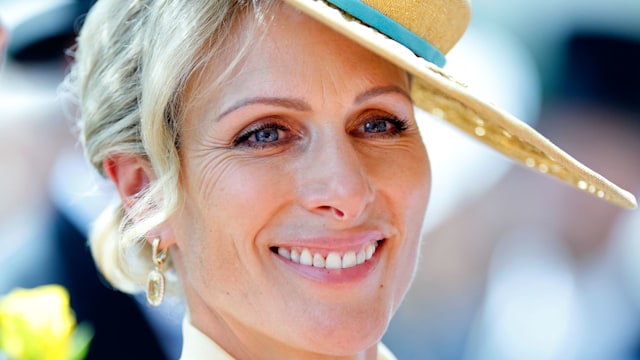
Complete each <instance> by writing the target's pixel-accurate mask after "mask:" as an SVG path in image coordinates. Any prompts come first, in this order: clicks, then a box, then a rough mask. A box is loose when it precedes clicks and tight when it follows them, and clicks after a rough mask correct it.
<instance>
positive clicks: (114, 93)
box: [69, 0, 634, 359]
mask: <svg viewBox="0 0 640 360" xmlns="http://www.w3.org/2000/svg"><path fill="white" fill-rule="evenodd" d="M394 4H396V3H395V2H380V3H379V4H376V3H375V2H371V3H369V5H371V7H369V6H366V5H364V4H363V3H360V2H354V1H332V4H325V3H323V2H320V1H315V0H302V1H298V0H296V1H287V2H282V1H257V0H256V1H230V0H225V1H205V0H202V1H175V0H174V1H171V0H166V1H152V0H149V1H144V0H141V1H128V2H123V1H115V0H99V1H98V2H97V4H96V5H95V6H94V8H93V9H92V10H91V12H90V13H89V15H88V17H87V20H86V23H85V24H84V27H83V29H82V31H81V34H80V36H79V40H78V47H77V53H76V64H75V65H74V68H73V71H72V73H71V74H70V76H69V81H70V85H71V86H74V87H75V89H76V91H77V92H78V96H79V105H80V112H81V114H80V115H81V116H80V118H81V120H80V126H81V130H82V136H81V138H82V141H83V144H84V146H85V149H86V153H87V156H88V158H89V159H90V161H91V162H92V164H93V165H94V166H95V167H96V168H97V169H98V170H99V171H100V172H101V173H102V174H103V175H105V176H107V177H109V178H110V179H111V180H112V181H113V183H114V184H115V187H116V189H117V191H118V193H119V195H120V196H119V201H118V202H117V203H116V204H115V205H114V206H113V207H112V208H110V209H107V210H106V211H105V213H104V214H103V216H102V217H101V219H100V220H99V221H98V223H97V224H96V225H95V228H94V231H93V233H92V235H91V247H92V251H93V255H94V258H95V260H96V262H97V264H98V266H99V267H100V269H101V271H102V272H103V273H104V275H105V277H106V278H107V279H108V280H109V281H110V282H111V283H112V284H113V285H115V286H116V287H117V288H119V289H121V290H123V291H126V292H132V293H133V292H138V291H141V290H142V289H144V287H145V286H146V288H147V293H148V294H147V295H148V300H149V301H150V303H152V304H155V305H157V304H158V303H159V302H161V301H162V296H163V294H164V287H165V286H168V287H170V288H174V290H175V291H178V292H181V293H183V294H184V298H185V301H186V304H187V309H188V315H187V318H186V319H185V321H184V326H183V332H184V348H183V355H182V357H183V358H186V359H187V358H188V359H193V358H199V357H202V358H205V357H206V358H211V357H215V356H218V357H221V358H225V357H234V358H245V359H253V358H322V357H337V358H341V357H344V358H366V359H375V358H376V357H377V358H388V357H390V356H391V355H390V354H388V352H387V350H386V349H385V348H384V347H383V346H382V345H380V344H379V341H380V338H381V337H382V335H383V333H384V331H385V329H386V327H387V325H388V323H389V320H390V318H391V317H392V316H393V314H394V312H395V311H396V309H397V308H398V306H399V304H400V302H401V300H402V298H403V296H404V295H405V293H406V291H407V288H408V286H409V284H410V282H411V279H412V275H413V273H414V269H415V264H416V257H417V254H418V247H419V242H420V240H419V239H420V230H421V225H422V219H423V216H424V213H425V209H426V206H427V202H428V198H429V183H430V169H429V161H428V157H427V153H426V150H425V147H424V144H423V143H422V140H421V138H420V135H419V132H418V128H417V123H416V120H415V117H414V113H413V105H414V103H415V104H417V105H418V106H420V107H423V108H425V109H427V110H430V111H433V112H436V113H439V114H440V115H442V116H445V117H446V118H447V120H449V121H451V122H453V123H454V124H456V125H458V126H459V127H461V128H463V129H465V130H469V131H470V132H471V133H473V134H475V136H477V137H479V138H481V139H482V140H484V141H486V142H488V143H489V144H490V145H492V146H494V147H496V148H497V149H499V150H500V151H503V152H505V153H507V154H509V155H510V156H512V157H514V158H515V159H517V160H519V161H522V162H524V163H525V164H527V165H528V166H531V167H536V168H538V169H539V170H540V171H543V172H548V173H551V174H553V175H556V176H557V177H559V178H562V179H564V180H565V181H568V182H572V183H573V185H575V186H578V187H580V188H582V187H583V182H584V184H586V185H585V186H586V188H585V191H588V192H593V193H594V195H597V196H600V197H603V198H605V199H608V200H610V201H612V202H616V203H618V204H620V205H623V206H628V207H632V206H633V205H634V199H633V198H632V197H631V196H630V195H628V194H627V193H625V192H624V191H622V190H620V189H618V188H617V187H615V186H614V185H612V184H610V183H609V182H606V180H604V179H602V178H601V177H599V175H597V174H595V173H593V172H591V171H590V170H588V169H586V168H584V167H581V166H580V165H576V164H577V163H575V162H574V160H573V159H571V158H570V157H568V156H567V155H566V154H564V153H562V152H561V151H560V150H558V149H557V148H555V147H554V146H553V145H552V144H550V143H548V141H546V140H545V139H543V138H542V137H541V136H540V135H539V134H537V133H535V131H533V130H532V129H530V128H528V127H526V126H525V125H522V124H521V123H520V122H519V121H518V120H516V119H513V118H511V117H510V116H509V115H507V114H504V113H502V112H499V111H498V110H495V109H493V108H492V107H491V106H489V105H486V104H484V103H482V102H480V101H478V100H476V99H475V98H473V97H471V96H470V95H468V94H467V93H466V92H465V90H464V88H463V87H462V86H461V85H459V84H457V83H455V82H453V81H451V80H450V79H448V78H447V77H446V76H445V75H444V74H443V73H442V72H441V70H439V69H438V67H437V66H436V65H433V64H432V63H436V64H441V63H442V62H443V60H444V57H443V53H446V52H447V51H448V50H449V49H450V48H451V46H453V44H454V43H455V42H456V41H457V39H458V38H459V37H460V36H461V35H462V33H463V31H464V29H465V27H466V24H467V22H468V18H469V7H468V3H467V2H466V1H462V0H461V1H441V2H438V1H434V2H429V3H428V4H424V2H419V1H416V2H415V5H412V6H415V7H416V8H415V9H413V7H412V11H409V12H407V11H403V10H405V9H403V8H397V7H395V8H394V7H393V5H394ZM363 6H364V7H363ZM338 8H340V9H342V11H345V12H346V13H348V15H347V14H342V13H340V10H338ZM376 9H377V10H379V11H377V10H376ZM414 10H415V11H414ZM381 12H382V13H384V15H383V14H382V13H381ZM407 14H423V15H424V16H429V17H431V19H426V20H429V21H422V20H423V19H424V17H419V19H420V21H417V22H413V23H412V22H411V21H405V20H411V19H407V18H406V16H407ZM354 18H357V19H358V21H356V20H355V19H354ZM393 19H395V21H394V20H393ZM396 21H399V22H400V23H402V25H403V26H402V27H398V23H397V22H396ZM362 23H367V24H369V25H370V26H372V27H374V26H377V27H379V28H380V29H381V30H380V31H384V32H385V33H386V35H381V34H379V33H378V32H377V31H376V30H373V29H372V28H370V27H368V26H365V25H362ZM425 23H428V24H431V25H433V26H429V27H425V26H424V24H425ZM414 28H415V29H414ZM416 34H417V35H416ZM345 35H346V36H345ZM394 38H398V39H401V40H399V41H401V42H402V44H401V43H399V42H397V41H395V40H393V39H394ZM426 40H428V41H429V42H428V43H427V42H426ZM408 49H410V50H408ZM414 53H416V54H418V55H414ZM545 167H546V168H545ZM591 187H593V189H591ZM591 190H593V191H591ZM174 271H175V273H174ZM165 274H166V275H167V281H166V284H165ZM173 275H177V276H175V277H174V276H173ZM174 278H177V281H173V279H174ZM177 289H179V290H177Z"/></svg>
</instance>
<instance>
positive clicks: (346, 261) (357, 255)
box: [271, 240, 380, 270]
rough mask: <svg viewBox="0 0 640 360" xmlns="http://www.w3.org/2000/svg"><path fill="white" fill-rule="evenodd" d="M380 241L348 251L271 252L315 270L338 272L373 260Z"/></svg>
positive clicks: (294, 249) (286, 249)
mask: <svg viewBox="0 0 640 360" xmlns="http://www.w3.org/2000/svg"><path fill="white" fill-rule="evenodd" d="M379 242H380V240H378V241H371V242H369V243H367V244H366V245H365V246H364V247H360V248H354V249H351V250H347V251H342V252H338V251H329V252H326V251H316V250H313V249H309V248H307V247H291V248H289V247H272V248H271V250H272V251H273V252H275V253H277V254H278V255H279V256H281V257H283V258H285V259H286V260H289V261H291V262H293V263H296V264H300V265H303V266H313V267H315V268H321V269H328V270H337V269H348V268H351V267H354V266H358V265H362V264H364V263H365V262H367V261H369V260H371V258H372V257H373V255H374V254H375V252H376V249H377V247H378V244H379Z"/></svg>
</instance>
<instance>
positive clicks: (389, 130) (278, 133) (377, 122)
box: [232, 114, 410, 150]
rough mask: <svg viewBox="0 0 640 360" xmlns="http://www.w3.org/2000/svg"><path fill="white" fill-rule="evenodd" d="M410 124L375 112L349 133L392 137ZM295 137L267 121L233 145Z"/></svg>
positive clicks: (252, 145) (274, 143) (254, 144)
mask: <svg viewBox="0 0 640 360" xmlns="http://www.w3.org/2000/svg"><path fill="white" fill-rule="evenodd" d="M409 126H410V125H409V121H407V120H404V119H401V118H399V117H396V116H394V115H389V114H374V115H368V116H364V117H363V118H362V119H361V120H360V121H359V122H358V125H357V127H356V128H355V129H353V130H351V131H349V133H350V134H351V135H353V136H356V137H360V138H373V139H378V138H390V137H395V136H398V135H400V134H402V133H403V132H405V131H406V130H407V129H408V128H409ZM295 137H296V136H295V133H294V131H293V130H292V129H291V128H290V127H288V126H285V125H283V124H282V123H281V122H278V121H265V122H259V123H257V124H254V125H250V126H249V127H247V128H246V129H244V130H242V131H241V132H240V133H239V134H238V135H237V136H236V137H235V138H234V139H233V142H232V146H233V147H246V148H249V149H258V150H260V149H265V148H269V147H276V146H281V145H285V144H287V143H289V142H291V141H292V139H293V138H295Z"/></svg>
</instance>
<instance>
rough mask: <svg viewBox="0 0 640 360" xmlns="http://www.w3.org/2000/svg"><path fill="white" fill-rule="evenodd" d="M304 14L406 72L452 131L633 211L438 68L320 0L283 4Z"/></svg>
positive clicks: (628, 202) (591, 174) (424, 103)
mask: <svg viewBox="0 0 640 360" xmlns="http://www.w3.org/2000/svg"><path fill="white" fill-rule="evenodd" d="M285 1H286V2H288V3H289V4H291V5H293V6H294V7H296V8H298V9H299V10H301V11H302V12H304V13H306V14H307V15H309V16H311V17H313V18H315V19H316V20H318V21H320V22H322V23H324V24H325V25H327V26H329V27H331V28H332V29H334V30H336V31H338V32H340V33H342V34H343V35H345V36H347V37H348V38H350V39H352V40H353V41H355V42H357V43H359V44H360V45H362V46H364V47H365V48H367V49H369V50H371V51H372V52H374V53H376V54H378V55H379V56H381V57H383V58H385V59H387V60H389V61H390V62H392V63H394V64H395V65H397V66H399V67H401V68H403V69H405V70H407V71H408V72H409V73H410V74H411V75H412V76H413V80H412V85H411V86H412V88H411V96H412V98H413V101H414V103H415V105H416V106H418V107H420V108H422V109H423V110H426V111H428V112H430V113H432V114H434V115H436V116H438V117H440V118H442V119H444V120H446V121H448V122H449V123H451V124H453V125H454V126H456V127H458V128H459V129H460V130H462V131H464V132H465V133H467V134H469V135H470V136H472V137H474V138H476V139H478V140H480V141H482V142H484V143H485V144H487V145H489V146H491V147H493V148H494V149H496V150H498V151H499V152H501V153H503V154H505V155H506V156H508V157H510V158H512V159H514V160H515V161H516V162H518V163H520V164H522V165H524V166H526V167H528V168H531V169H533V170H536V171H538V172H540V173H543V174H546V175H550V176H552V177H555V178H556V179H559V180H561V181H563V182H565V183H567V184H569V185H571V186H573V187H575V188H577V189H579V190H582V191H584V192H586V193H589V194H592V195H593V196H596V197H598V198H601V199H604V200H606V201H608V202H610V203H613V204H615V205H618V206H621V207H624V208H629V209H634V208H636V207H637V202H636V199H635V197H634V196H633V194H631V193H629V192H628V191H625V190H623V189H621V188H620V187H618V186H616V185H615V184H613V183H612V182H611V181H609V180H607V179H606V178H604V177H603V176H602V175H600V174H598V173H596V172H595V171H593V170H591V169H589V168H588V167H587V166H585V165H583V164H582V163H580V162H579V161H577V160H576V159H574V158H573V157H571V156H570V155H569V154H567V153H566V152H564V151H563V150H562V149H560V148H559V147H557V146H556V145H554V144H553V143H552V142H551V141H549V140H548V139H547V138H545V137H544V136H542V135H541V134H540V133H538V132H537V131H536V130H535V129H533V128H532V127H530V126H529V125H527V124H526V123H525V122H523V121H521V120H519V119H517V118H516V117H514V116H512V115H510V114H509V113H507V112H505V111H503V110H501V109H499V108H498V107H496V106H495V105H493V104H491V103H490V102H488V101H483V100H482V99H479V98H478V97H477V95H473V94H471V93H470V92H469V91H468V90H467V88H466V86H465V85H464V84H463V83H461V82H458V81H456V80H454V79H453V78H452V77H451V76H450V75H448V74H446V73H445V72H444V71H443V70H442V69H441V68H439V67H438V66H436V65H434V64H432V63H431V62H429V61H427V60H425V59H423V58H421V57H419V56H417V55H415V54H414V53H413V52H412V51H411V50H409V49H408V48H406V47H405V46H403V45H402V44H400V43H399V42H396V41H395V40H393V39H392V38H389V37H388V36H386V35H383V34H381V33H380V32H378V31H376V30H375V29H373V28H371V27H368V26H366V25H364V24H362V23H361V22H359V21H357V20H355V19H354V18H352V17H351V16H350V15H345V14H344V13H342V12H341V11H340V10H339V9H336V8H335V7H333V6H330V5H327V4H326V3H324V2H323V1H320V0H285Z"/></svg>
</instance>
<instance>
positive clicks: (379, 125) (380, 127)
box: [364, 119, 389, 133]
mask: <svg viewBox="0 0 640 360" xmlns="http://www.w3.org/2000/svg"><path fill="white" fill-rule="evenodd" d="M388 128H389V122H388V121H387V120H386V119H375V120H373V121H368V122H366V123H365V124H364V132H366V133H381V132H385V131H387V129H388Z"/></svg>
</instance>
